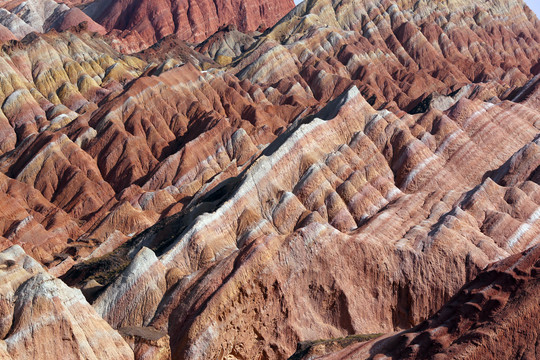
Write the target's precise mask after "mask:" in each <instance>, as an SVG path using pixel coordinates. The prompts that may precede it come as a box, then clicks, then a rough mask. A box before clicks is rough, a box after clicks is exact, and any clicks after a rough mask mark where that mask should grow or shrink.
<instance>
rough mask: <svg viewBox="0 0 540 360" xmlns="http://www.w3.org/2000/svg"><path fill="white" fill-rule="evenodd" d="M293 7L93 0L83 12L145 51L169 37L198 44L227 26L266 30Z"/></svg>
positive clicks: (286, 3)
mask: <svg viewBox="0 0 540 360" xmlns="http://www.w3.org/2000/svg"><path fill="white" fill-rule="evenodd" d="M293 7H294V2H293V1H292V0H279V1H270V0H258V1H246V0H226V1H216V0H203V1H201V0H198V1H193V0H173V1H164V0H159V1H155V0H115V1H107V0H97V1H94V2H92V3H90V4H89V5H87V6H85V7H84V12H85V13H86V14H88V15H89V16H90V17H92V18H93V19H94V20H96V21H97V22H98V23H100V24H102V25H103V26H104V27H105V28H106V29H107V30H109V31H111V30H118V31H122V32H125V35H127V34H129V36H133V37H135V38H138V39H139V41H141V42H143V43H145V44H147V46H146V47H148V46H150V45H152V44H153V43H155V42H156V41H158V40H160V39H162V38H164V37H165V36H167V35H171V34H176V35H177V36H178V37H179V38H180V39H181V40H186V41H189V42H194V43H197V42H201V41H203V40H205V39H206V38H207V37H208V36H210V35H212V34H213V33H214V32H215V31H217V30H218V29H219V28H220V27H221V26H223V25H229V24H234V25H236V26H238V28H239V29H240V30H241V31H244V32H250V31H254V30H257V29H258V28H267V27H270V26H272V25H274V23H275V22H276V21H278V20H279V19H281V17H282V16H284V15H285V14H287V12H289V11H290V10H291V9H292V8H293ZM120 37H123V36H120Z"/></svg>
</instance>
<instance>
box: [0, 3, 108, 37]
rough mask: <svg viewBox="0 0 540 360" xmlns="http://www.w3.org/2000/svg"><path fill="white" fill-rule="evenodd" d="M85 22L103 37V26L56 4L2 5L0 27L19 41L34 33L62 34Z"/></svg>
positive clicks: (78, 12) (61, 4) (77, 12)
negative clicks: (52, 30)
mask: <svg viewBox="0 0 540 360" xmlns="http://www.w3.org/2000/svg"><path fill="white" fill-rule="evenodd" d="M82 22H85V23H86V26H87V28H88V29H89V30H91V31H95V32H99V33H101V34H104V33H105V32H106V30H105V28H104V27H103V26H101V25H99V24H97V23H96V22H94V21H93V20H92V19H91V18H90V17H88V16H87V15H86V14H85V13H83V12H82V11H81V10H80V9H78V8H72V9H70V8H69V7H68V6H67V5H65V4H63V3H60V2H57V1H54V0H32V1H21V0H2V1H0V24H1V25H2V26H3V27H5V28H7V29H8V30H9V31H10V32H11V33H12V34H13V36H14V38H17V39H19V40H20V39H22V38H23V37H24V36H26V35H28V34H29V33H31V32H40V33H44V32H47V31H49V30H51V29H56V30H61V31H63V30H67V29H69V28H71V27H73V26H77V25H79V24H80V23H82ZM0 40H2V41H5V40H3V39H0ZM6 40H11V39H6Z"/></svg>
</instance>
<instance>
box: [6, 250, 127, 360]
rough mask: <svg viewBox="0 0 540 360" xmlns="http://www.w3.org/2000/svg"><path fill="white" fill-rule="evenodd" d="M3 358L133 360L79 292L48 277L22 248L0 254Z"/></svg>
mask: <svg viewBox="0 0 540 360" xmlns="http://www.w3.org/2000/svg"><path fill="white" fill-rule="evenodd" d="M0 279H1V284H2V286H1V287H0V314H1V315H2V321H1V323H0V356H1V357H2V359H32V358H33V359H37V358H39V359H45V358H46V359H76V358H85V359H115V360H116V359H126V360H127V359H133V351H132V350H131V348H130V347H129V346H128V344H127V343H126V342H125V341H124V340H123V339H122V337H121V336H120V334H118V332H116V331H115V330H113V329H112V328H111V327H110V325H109V324H107V322H106V321H104V320H103V319H101V318H100V317H99V316H98V315H97V314H96V312H95V310H94V309H93V308H92V306H90V305H89V304H88V303H87V302H86V300H85V298H84V296H83V295H82V294H81V292H80V291H79V290H76V289H71V288H69V287H67V286H66V284H64V283H63V282H62V281H60V280H58V279H56V278H54V277H53V276H51V275H49V274H48V273H46V272H45V271H44V270H43V268H42V267H41V265H40V264H39V263H37V262H36V261H35V260H34V259H32V258H31V257H30V256H28V255H26V254H25V253H24V251H23V249H22V248H21V247H19V246H13V247H11V248H9V249H7V250H5V251H3V252H2V253H0Z"/></svg>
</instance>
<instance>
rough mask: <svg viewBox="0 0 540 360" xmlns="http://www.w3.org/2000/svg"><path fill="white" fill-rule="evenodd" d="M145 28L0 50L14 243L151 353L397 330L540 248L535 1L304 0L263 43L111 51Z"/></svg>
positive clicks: (4, 164)
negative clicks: (493, 267) (498, 265)
mask: <svg viewBox="0 0 540 360" xmlns="http://www.w3.org/2000/svg"><path fill="white" fill-rule="evenodd" d="M96 4H97V3H96ZM112 4H113V5H111V6H119V5H118V4H121V3H120V2H113V3H112ZM137 4H139V3H137ZM141 4H147V3H146V2H141V3H140V4H139V5H141ZM152 4H154V2H152V3H151V4H150V3H148V4H147V5H148V6H150V5H151V6H154V5H152ZM156 4H157V3H156ZM125 5H130V6H132V5H133V4H131V3H125ZM92 6H96V5H89V6H88V7H87V8H84V10H85V11H88V9H92ZM141 6H142V5H141ZM151 6H150V7H146V8H145V9H146V10H147V9H150V8H151ZM122 9H123V8H122ZM142 9H143V8H142V7H138V5H137V6H135V5H133V7H129V8H126V9H123V10H122V11H124V14H125V13H126V11H128V10H129V11H133V13H134V14H138V11H139V10H141V11H142ZM163 9H165V10H163ZM167 9H168V7H163V8H160V11H162V13H159V12H156V14H158V13H159V14H162V15H164V16H165V15H167V14H168V10H167ZM129 11H128V12H129ZM156 11H157V10H156ZM144 14H146V15H144ZM147 14H148V13H143V15H144V16H147ZM152 14H154V13H152ZM143 15H141V16H143ZM94 16H97V15H96V14H94ZM137 16H139V15H137ZM144 16H143V17H144ZM167 16H168V15H167ZM136 18H137V17H136V16H133V17H127V18H123V19H129V20H132V19H136ZM159 18H160V17H159V16H157V15H156V16H155V17H153V18H152V19H159ZM152 19H150V18H149V21H150V20H152ZM141 24H146V25H145V26H146V28H145V29H147V30H145V31H149V32H144V31H142V30H141V33H139V32H138V31H132V32H131V33H129V34H131V35H129V34H127V33H123V34H121V33H116V35H114V34H113V36H112V40H110V39H111V37H101V36H99V35H95V34H92V32H89V31H87V30H85V29H84V26H82V27H79V28H78V30H76V31H75V32H65V33H61V34H56V33H50V34H47V35H33V36H29V37H27V38H25V40H24V41H22V42H12V43H10V44H9V46H5V47H4V48H3V54H2V57H0V65H1V64H4V65H1V66H2V72H1V75H0V77H1V78H0V79H1V80H2V81H1V84H2V96H3V97H2V104H3V105H2V116H0V129H1V131H0V136H2V141H1V142H0V144H1V151H2V154H3V155H2V156H1V157H0V171H1V177H0V188H1V189H2V198H0V199H1V201H2V207H0V208H1V209H2V210H0V211H2V222H1V223H0V226H1V227H0V230H1V232H0V236H1V237H0V244H1V246H2V248H8V247H9V246H11V245H12V244H14V243H16V244H20V245H21V246H22V247H23V248H24V249H25V250H26V251H27V252H28V253H29V254H31V255H32V256H33V257H34V258H36V259H37V260H39V261H40V262H41V263H43V264H44V265H46V266H47V267H48V268H49V269H50V272H51V273H52V274H54V275H58V276H62V279H63V280H64V281H65V282H66V283H67V284H69V285H70V286H75V287H79V288H81V289H82V290H83V293H84V294H85V296H86V298H87V299H88V301H90V302H91V303H92V305H93V306H94V308H95V309H96V311H97V313H98V314H99V315H100V316H102V317H103V318H104V319H106V320H107V321H108V322H109V323H110V324H111V325H112V327H113V328H115V329H119V330H121V332H122V334H123V336H125V337H126V339H127V341H128V343H129V344H130V346H131V348H132V349H133V351H134V352H135V354H136V356H137V358H141V359H142V358H152V357H153V356H156V357H157V356H164V357H168V356H169V351H170V356H171V357H172V358H175V359H177V358H178V359H199V358H200V359H205V358H208V357H212V358H213V357H218V358H219V357H225V358H229V359H232V358H239V359H242V358H248V359H251V358H263V359H273V358H287V357H288V356H290V355H292V354H293V353H294V352H295V349H296V344H297V342H299V341H307V340H315V339H325V338H336V337H343V336H347V335H353V334H376V333H392V334H393V333H394V332H395V331H400V330H403V329H409V328H411V327H413V326H415V325H418V324H420V323H422V322H423V321H424V320H426V319H428V318H430V317H432V316H433V315H434V314H435V312H436V311H437V309H440V308H441V307H442V306H443V305H444V304H445V303H446V302H447V301H448V300H450V299H451V297H452V296H453V295H454V294H456V292H458V291H459V289H460V288H461V287H462V286H463V285H464V284H465V283H467V282H468V281H471V280H473V279H474V278H475V277H476V276H477V274H478V273H479V272H480V271H481V270H482V269H484V268H485V267H486V266H487V265H489V264H490V263H492V262H495V261H499V260H501V259H504V258H508V257H510V259H513V258H512V256H514V255H515V254H520V253H522V252H523V251H525V250H527V249H529V248H531V247H533V246H535V245H537V244H538V242H539V240H540V239H539V238H538V236H537V235H538V233H539V231H540V215H539V214H540V210H538V209H539V208H540V187H539V182H538V181H539V175H538V174H539V173H538V171H537V168H538V166H539V165H540V153H539V149H540V148H539V145H540V144H539V140H538V132H539V129H540V76H539V75H538V66H539V64H538V58H539V56H538V55H539V53H540V46H539V41H540V33H539V22H538V19H537V18H536V17H535V16H534V14H532V13H531V12H530V11H529V10H528V9H526V8H525V6H524V4H523V3H522V2H512V3H506V2H505V3H498V2H497V3H494V2H491V1H479V2H476V3H474V4H470V3H463V2H460V1H448V2H445V3H444V4H443V3H440V2H429V3H424V2H418V3H417V2H407V1H405V2H399V3H395V2H392V1H383V2H378V1H377V2H370V1H352V0H351V1H328V0H318V1H308V2H305V3H303V4H302V5H300V6H299V7H297V8H296V9H294V10H293V11H292V12H290V13H289V14H288V15H287V16H286V17H285V18H283V19H282V20H281V21H279V22H278V23H277V24H276V25H275V26H274V27H272V28H270V29H268V30H267V31H265V32H264V33H262V34H261V33H252V34H249V35H246V34H242V33H241V32H240V31H238V30H239V29H240V30H242V28H241V27H240V26H239V27H237V28H235V27H234V26H227V27H221V28H220V29H219V30H218V31H217V32H216V33H214V34H211V33H210V32H209V33H204V32H201V34H202V33H204V34H205V35H204V37H206V35H211V36H210V37H209V38H208V39H207V40H206V41H204V42H202V43H201V44H200V45H199V46H197V47H195V48H191V47H189V46H188V45H186V44H185V43H183V42H182V39H183V37H182V36H183V35H182V34H183V33H180V32H178V31H176V29H175V30H174V31H171V33H174V34H173V35H171V36H167V37H165V38H164V39H163V40H162V41H161V42H159V43H157V44H156V45H154V46H153V47H151V48H149V49H147V50H145V51H143V52H140V53H138V54H135V55H134V56H125V55H121V54H120V53H119V52H117V51H115V50H114V48H119V47H120V45H122V44H125V43H124V42H122V41H124V40H125V39H129V37H126V36H128V35H129V36H133V37H134V39H135V38H137V39H140V40H141V41H143V42H144V41H146V40H144V37H143V36H142V35H143V34H144V36H149V38H151V41H154V37H153V36H155V39H157V38H159V37H161V36H162V35H163V34H165V32H163V34H162V35H159V36H157V35H155V31H157V30H156V29H155V24H153V23H152V22H151V21H150V23H148V22H146V21H145V22H143V23H141ZM160 24H162V25H163V26H165V25H166V24H167V22H166V21H165V22H162V23H160ZM111 26H112V25H111ZM114 26H116V25H114ZM126 26H127V25H126ZM148 29H149V30H148ZM217 29H218V28H216V30H217ZM261 30H262V29H261ZM152 31H154V33H152ZM159 31H161V30H159ZM201 31H202V30H201ZM212 31H213V30H212ZM6 34H7V35H6V36H8V37H9V36H10V35H9V33H6ZM118 34H120V35H118ZM148 34H153V35H148ZM160 34H161V33H160ZM192 35H193V34H192ZM190 36H191V35H190ZM201 37H202V35H201ZM118 39H124V40H122V41H120V42H116V41H117V40H118ZM118 41H119V40H118ZM68 44H69V45H68ZM127 44H130V42H129V41H128V42H127ZM134 44H135V45H134V48H137V47H138V45H137V43H136V42H134ZM196 51H197V52H198V53H197V52H196ZM4 204H5V205H4ZM508 261H513V260H508ZM533 270H534V269H533ZM533 270H531V274H532V272H533ZM534 271H536V270H534ZM488 272H489V271H488ZM480 276H482V275H480ZM519 284H520V285H519V286H518V287H517V288H516V289H518V288H521V285H522V284H524V283H519ZM512 291H513V290H512ZM516 291H518V290H516ZM520 291H521V290H520ZM524 291H525V292H526V291H528V290H526V288H525V290H524ZM122 329H123V330H122ZM422 331H423V330H422ZM165 334H168V335H165ZM456 334H457V335H456V336H461V335H459V334H461V333H456ZM167 336H168V338H167ZM424 336H425V335H424ZM520 339H526V338H525V337H523V338H520ZM167 343H168V345H169V346H168V347H167V346H165V345H166V344H167ZM518 343H521V340H520V342H518ZM404 346H405V347H407V346H409V345H408V344H406V345H404Z"/></svg>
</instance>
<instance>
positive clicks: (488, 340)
mask: <svg viewBox="0 0 540 360" xmlns="http://www.w3.org/2000/svg"><path fill="white" fill-rule="evenodd" d="M539 269H540V246H538V245H537V246H534V247H532V248H531V249H529V250H527V251H525V252H524V253H522V254H516V255H513V256H511V257H509V258H507V259H505V260H502V261H500V262H497V263H495V264H492V265H490V266H489V267H488V268H487V269H485V270H484V271H482V272H481V273H480V274H479V275H478V276H477V277H476V278H475V279H474V280H473V281H471V282H470V283H468V284H467V285H465V286H464V287H463V288H462V289H461V290H460V291H459V292H458V293H457V294H456V295H455V296H454V297H453V298H452V299H451V300H450V301H449V302H448V303H447V304H446V305H445V306H444V307H443V308H442V309H440V310H439V311H438V312H437V313H436V314H435V315H434V316H433V317H431V318H429V319H428V320H426V321H424V322H422V323H421V324H419V325H418V326H416V327H414V328H412V329H410V330H407V331H403V332H400V333H397V334H392V335H389V336H385V337H384V338H383V339H376V340H372V341H369V342H364V343H358V344H353V345H349V346H348V347H345V348H344V349H343V350H341V351H336V352H333V353H329V354H321V353H315V352H311V353H309V354H304V355H303V356H300V355H301V354H296V355H298V356H296V355H295V356H294V358H296V359H314V358H317V359H344V358H351V359H378V358H399V359H448V358H453V359H460V358H467V359H515V358H519V359H536V358H538V354H539V352H540V347H539V346H540V345H539V342H538V339H539V337H540V329H539V328H538V323H539V322H540V315H539V314H540V312H539V308H540V305H539V303H538V292H539V291H540V272H539ZM525 329H526V331H523V330H525ZM518 333H519V334H520V335H519V336H516V334H518Z"/></svg>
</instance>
